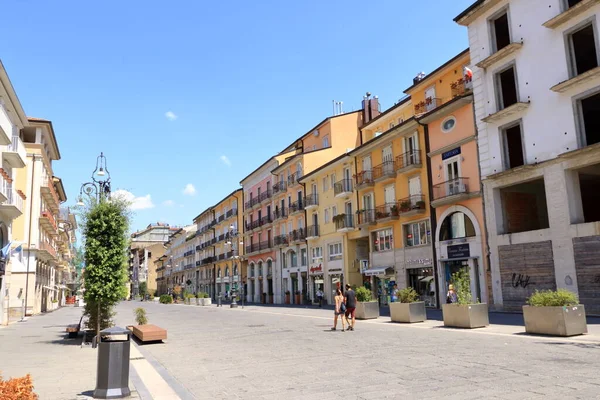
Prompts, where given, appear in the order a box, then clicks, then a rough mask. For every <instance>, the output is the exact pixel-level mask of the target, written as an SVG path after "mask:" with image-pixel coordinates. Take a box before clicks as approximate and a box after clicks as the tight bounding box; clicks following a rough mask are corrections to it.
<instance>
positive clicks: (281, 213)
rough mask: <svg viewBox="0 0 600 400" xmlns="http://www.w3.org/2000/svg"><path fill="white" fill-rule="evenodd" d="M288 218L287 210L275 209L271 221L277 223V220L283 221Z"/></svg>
mask: <svg viewBox="0 0 600 400" xmlns="http://www.w3.org/2000/svg"><path fill="white" fill-rule="evenodd" d="M287 217H288V210H287V208H285V207H284V208H276V209H275V211H273V221H277V220H279V219H285V218H287Z"/></svg>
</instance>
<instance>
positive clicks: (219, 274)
mask: <svg viewBox="0 0 600 400" xmlns="http://www.w3.org/2000/svg"><path fill="white" fill-rule="evenodd" d="M220 277H221V268H219V269H218V270H217V278H220Z"/></svg>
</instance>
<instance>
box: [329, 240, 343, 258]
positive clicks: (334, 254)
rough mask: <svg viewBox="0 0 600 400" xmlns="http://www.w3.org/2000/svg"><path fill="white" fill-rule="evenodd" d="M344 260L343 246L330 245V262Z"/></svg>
mask: <svg viewBox="0 0 600 400" xmlns="http://www.w3.org/2000/svg"><path fill="white" fill-rule="evenodd" d="M341 259H342V244H341V243H332V244H330V245H329V261H333V260H341Z"/></svg>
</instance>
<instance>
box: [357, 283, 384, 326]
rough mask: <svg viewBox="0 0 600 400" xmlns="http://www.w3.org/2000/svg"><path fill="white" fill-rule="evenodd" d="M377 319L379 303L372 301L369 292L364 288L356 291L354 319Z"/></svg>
mask: <svg viewBox="0 0 600 400" xmlns="http://www.w3.org/2000/svg"><path fill="white" fill-rule="evenodd" d="M377 317H379V303H377V301H375V300H373V296H371V291H370V290H369V289H367V288H366V287H364V286H361V287H359V288H357V289H356V319H375V318H377Z"/></svg>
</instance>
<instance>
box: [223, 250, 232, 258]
mask: <svg viewBox="0 0 600 400" xmlns="http://www.w3.org/2000/svg"><path fill="white" fill-rule="evenodd" d="M232 257H233V251H228V252H227V254H225V258H227V259H229V258H232Z"/></svg>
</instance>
